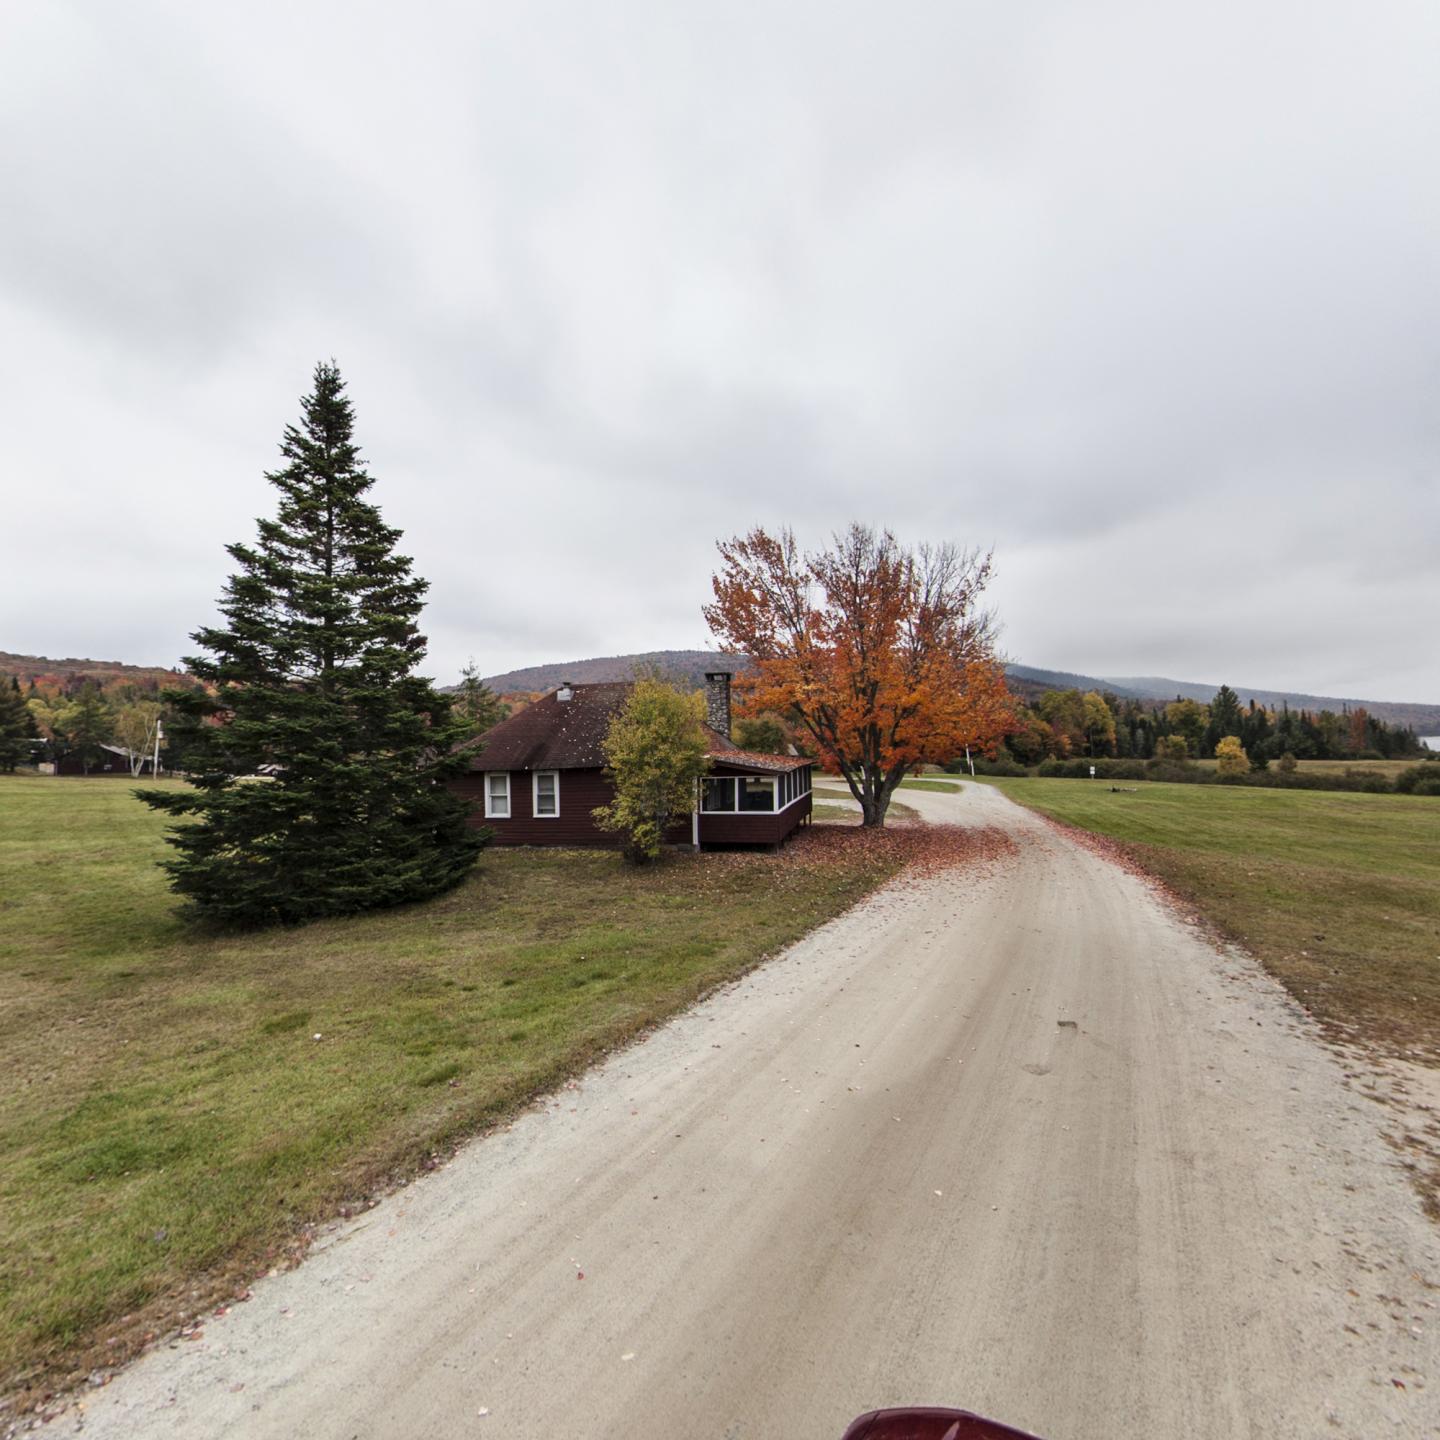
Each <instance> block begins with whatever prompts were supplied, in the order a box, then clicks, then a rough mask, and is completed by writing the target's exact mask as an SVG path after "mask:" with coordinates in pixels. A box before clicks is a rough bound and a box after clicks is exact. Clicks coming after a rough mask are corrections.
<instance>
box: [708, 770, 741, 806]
mask: <svg viewBox="0 0 1440 1440" xmlns="http://www.w3.org/2000/svg"><path fill="white" fill-rule="evenodd" d="M700 808H701V810H711V811H714V810H720V811H728V810H733V809H734V808H735V782H734V780H732V779H731V778H730V777H729V776H728V775H725V776H717V777H715V778H713V779H706V780H705V781H704V782H703V787H702V789H701V791H700Z"/></svg>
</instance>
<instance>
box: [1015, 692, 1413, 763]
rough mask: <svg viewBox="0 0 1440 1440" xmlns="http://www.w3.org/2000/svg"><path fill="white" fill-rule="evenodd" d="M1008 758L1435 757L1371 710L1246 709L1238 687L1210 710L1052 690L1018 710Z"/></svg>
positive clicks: (1218, 696) (1197, 704) (1186, 703)
mask: <svg viewBox="0 0 1440 1440" xmlns="http://www.w3.org/2000/svg"><path fill="white" fill-rule="evenodd" d="M1015 727H1016V728H1015V729H1014V730H1013V731H1012V733H1011V734H1010V735H1008V736H1007V737H1006V739H1005V744H1004V753H1005V754H1006V755H1008V757H1009V758H1010V759H1012V760H1014V761H1015V762H1016V763H1017V764H1020V765H1026V766H1030V765H1038V764H1040V763H1042V762H1043V761H1045V760H1066V759H1071V758H1081V757H1089V758H1093V759H1101V758H1106V759H1119V760H1129V759H1135V760H1152V759H1163V760H1185V759H1200V760H1209V759H1216V758H1222V759H1223V758H1225V757H1224V754H1223V753H1222V747H1223V748H1224V750H1225V751H1228V752H1229V754H1230V758H1231V762H1232V766H1233V763H1234V759H1235V747H1227V746H1225V745H1224V742H1225V741H1226V740H1227V738H1228V739H1232V740H1234V741H1235V742H1237V745H1238V749H1239V750H1240V751H1243V753H1244V757H1245V763H1246V764H1247V765H1248V766H1250V767H1253V768H1255V769H1257V770H1258V769H1264V768H1266V767H1267V766H1268V765H1269V763H1270V762H1271V761H1272V760H1276V761H1278V760H1281V759H1282V758H1283V757H1285V756H1290V757H1292V758H1293V759H1294V760H1297V761H1298V760H1390V759H1409V758H1415V759H1419V758H1422V757H1423V756H1424V755H1425V754H1426V753H1427V752H1426V751H1425V749H1424V747H1423V746H1422V745H1421V743H1420V739H1419V737H1418V736H1417V735H1416V734H1415V731H1414V730H1413V729H1411V728H1410V727H1408V726H1402V725H1388V724H1386V722H1385V721H1383V720H1381V719H1379V718H1378V717H1376V716H1374V715H1371V714H1370V713H1369V712H1368V711H1366V710H1365V709H1363V708H1361V707H1357V708H1355V709H1353V710H1350V709H1347V710H1344V711H1342V712H1341V713H1339V714H1336V713H1335V712H1334V711H1332V710H1320V711H1317V712H1311V711H1308V710H1291V709H1290V708H1289V706H1288V705H1281V706H1280V707H1279V708H1278V709H1272V708H1267V707H1266V706H1263V705H1257V704H1256V703H1255V701H1254V700H1251V702H1250V703H1249V705H1242V704H1241V703H1240V697H1239V696H1238V695H1237V694H1236V693H1235V691H1234V690H1232V689H1231V688H1230V686H1228V685H1222V686H1221V687H1220V688H1219V690H1218V691H1216V693H1215V697H1214V699H1213V700H1211V701H1210V702H1209V704H1204V703H1202V702H1201V701H1198V700H1189V699H1185V698H1183V697H1179V696H1177V697H1176V698H1175V699H1174V700H1172V701H1170V702H1169V703H1168V704H1164V703H1160V702H1153V701H1144V700H1134V699H1121V698H1120V697H1119V696H1117V695H1114V694H1112V693H1111V692H1109V691H1105V692H1101V691H1095V690H1091V691H1087V692H1084V693H1082V692H1081V691H1079V690H1047V691H1045V693H1044V694H1042V695H1041V696H1040V697H1039V699H1037V700H1034V701H1030V702H1026V701H1017V702H1016V707H1015Z"/></svg>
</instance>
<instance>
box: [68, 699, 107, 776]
mask: <svg viewBox="0 0 1440 1440" xmlns="http://www.w3.org/2000/svg"><path fill="white" fill-rule="evenodd" d="M114 724H115V717H114V716H113V715H112V714H111V713H110V706H109V705H108V704H106V702H105V697H104V696H103V695H102V694H101V693H100V687H99V686H98V685H94V684H89V685H85V686H83V687H82V688H81V691H80V693H79V695H77V696H76V697H75V701H74V703H73V704H72V705H71V706H70V712H69V723H68V730H67V735H66V738H67V739H68V740H69V742H70V748H71V749H72V750H74V751H76V752H78V754H79V756H80V763H81V765H82V766H83V768H84V771H85V773H86V774H87V775H88V774H89V773H90V767H91V766H92V765H94V764H96V763H97V762H98V761H99V760H100V759H101V758H102V756H103V755H104V752H103V751H102V750H101V749H100V747H101V746H102V745H105V744H108V743H109V742H110V741H111V740H113V739H114V738H115V737H114V733H113V732H114Z"/></svg>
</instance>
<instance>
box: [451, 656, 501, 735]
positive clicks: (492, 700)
mask: <svg viewBox="0 0 1440 1440" xmlns="http://www.w3.org/2000/svg"><path fill="white" fill-rule="evenodd" d="M452 703H453V704H454V707H455V718H456V719H457V720H460V721H463V722H464V724H465V726H466V728H467V729H468V730H469V732H470V734H471V735H483V734H484V733H485V732H486V731H487V730H490V729H493V728H494V727H495V726H496V725H498V724H499V723H500V722H501V721H502V720H503V719H504V718H505V717H506V716H507V715H508V714H509V713H510V707H509V706H508V705H507V704H506V703H505V702H504V701H503V700H502V699H501V698H500V697H499V696H498V695H497V694H496V693H495V692H494V691H493V690H492V689H491V688H490V687H489V686H488V685H487V684H486V683H485V682H484V681H483V680H482V679H481V678H480V669H479V667H478V666H477V665H476V664H475V660H474V657H473V656H472V657H471V659H470V663H469V664H468V665H467V666H466V667H465V668H464V669H463V670H462V671H461V672H460V683H459V685H457V686H456V687H455V699H454V701H453V702H452Z"/></svg>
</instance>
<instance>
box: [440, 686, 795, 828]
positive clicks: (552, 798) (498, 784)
mask: <svg viewBox="0 0 1440 1440" xmlns="http://www.w3.org/2000/svg"><path fill="white" fill-rule="evenodd" d="M630 688H631V687H630V684H629V682H617V683H611V684H601V685H571V684H568V683H562V684H561V685H560V686H559V687H558V688H557V689H555V690H552V691H551V692H550V693H549V694H548V695H544V696H542V697H541V698H540V699H539V700H537V701H535V702H534V704H532V705H527V706H526V707H525V708H524V709H523V710H521V711H519V712H518V713H517V714H514V715H512V716H510V717H509V719H507V720H502V721H501V722H500V723H499V724H498V725H496V726H495V727H494V728H493V729H491V730H489V731H487V732H486V733H485V734H484V735H483V736H482V737H481V740H480V742H479V744H478V746H477V750H476V754H475V758H474V759H473V760H472V761H471V763H470V769H469V771H468V773H466V774H464V775H462V776H460V777H458V778H457V779H455V780H453V781H452V782H451V785H452V787H453V788H454V789H455V790H457V791H458V792H459V793H461V794H463V795H465V796H467V797H468V798H469V799H470V800H471V802H472V805H473V812H472V813H473V821H472V823H473V824H475V825H477V826H479V825H485V826H488V827H489V828H490V829H492V830H493V831H494V832H495V843H496V844H498V845H587V846H588V845H597V846H607V847H614V846H618V845H619V844H620V837H619V836H617V835H615V834H614V833H612V832H610V831H606V830H602V829H600V827H599V826H598V825H596V823H595V819H594V816H593V814H592V812H593V811H594V810H596V809H597V808H598V807H599V806H601V805H608V804H609V803H610V801H611V800H612V799H613V798H614V795H615V791H614V787H613V786H612V785H611V783H610V781H609V780H608V779H606V777H605V758H604V754H603V752H602V749H601V746H602V744H603V742H604V739H605V735H606V733H607V732H608V730H609V728H610V722H611V720H612V719H614V717H615V715H616V714H617V713H618V712H619V711H620V710H621V708H622V707H623V706H624V704H625V701H626V699H627V698H628V697H629V694H630ZM705 700H706V719H707V724H706V726H705V737H706V740H707V742H708V745H709V755H710V770H709V772H708V773H707V774H706V776H705V778H704V779H703V780H702V781H701V782H700V793H699V795H698V796H697V797H696V799H697V805H696V808H695V810H694V812H693V813H692V814H691V816H690V819H689V821H688V822H687V823H685V824H681V825H677V826H675V827H673V828H672V830H671V831H670V832H669V833H668V834H667V836H666V839H667V840H668V841H669V842H670V843H672V844H680V845H684V844H689V845H696V846H699V847H700V848H702V849H703V848H707V847H727V846H734V847H739V846H744V847H751V846H759V847H767V848H770V849H778V848H779V846H781V845H783V844H784V842H785V841H786V840H788V839H789V838H790V836H791V835H792V834H794V832H795V830H796V829H797V828H798V827H799V826H800V825H802V824H808V823H809V819H810V808H811V801H810V780H811V762H810V761H809V760H807V759H806V758H805V757H804V756H798V755H759V754H755V753H753V752H751V751H748V750H741V749H739V748H738V747H737V746H736V745H735V744H734V743H733V742H732V741H731V739H730V675H729V673H728V672H726V671H714V672H712V673H710V674H708V675H706V677H705Z"/></svg>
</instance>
